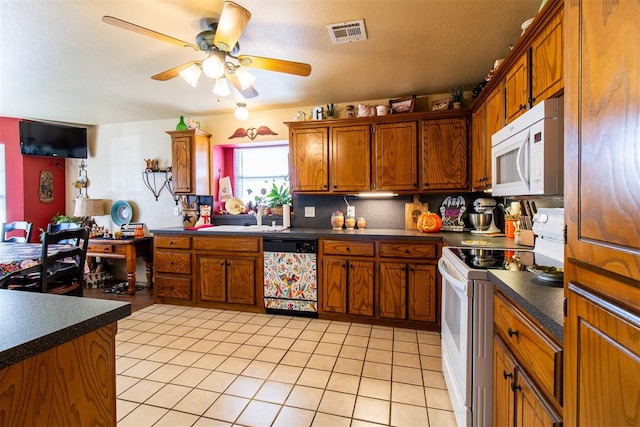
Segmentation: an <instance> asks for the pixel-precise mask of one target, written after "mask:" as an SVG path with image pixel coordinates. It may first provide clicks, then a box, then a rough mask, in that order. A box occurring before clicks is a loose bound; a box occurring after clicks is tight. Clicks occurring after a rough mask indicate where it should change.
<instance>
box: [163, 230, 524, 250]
mask: <svg viewBox="0 0 640 427" xmlns="http://www.w3.org/2000/svg"><path fill="white" fill-rule="evenodd" d="M206 230H207V231H197V230H184V229H183V228H182V227H170V228H161V229H154V230H150V232H151V233H153V234H169V233H171V234H174V233H180V234H190V235H197V236H210V235H227V236H228V235H232V236H262V237H265V236H269V237H276V236H277V237H278V238H282V239H287V238H289V239H296V238H302V239H304V238H307V239H308V238H313V237H322V238H331V237H340V238H342V237H353V238H384V237H386V238H394V237H396V238H402V239H418V240H432V241H443V242H444V244H445V245H447V246H464V245H462V243H461V242H462V241H464V240H474V241H483V242H487V244H484V245H481V246H478V247H484V248H503V249H517V248H525V249H526V248H529V247H527V246H521V245H516V244H515V241H514V239H507V238H505V237H486V236H484V235H482V234H475V233H470V232H462V233H458V232H453V231H446V232H441V233H422V232H420V231H415V230H402V229H382V228H377V229H376V228H365V229H363V230H332V229H331V228H289V229H286V230H283V231H277V232H273V231H257V230H256V231H230V230H225V231H217V230H216V227H215V226H214V227H211V228H207V229H206Z"/></svg>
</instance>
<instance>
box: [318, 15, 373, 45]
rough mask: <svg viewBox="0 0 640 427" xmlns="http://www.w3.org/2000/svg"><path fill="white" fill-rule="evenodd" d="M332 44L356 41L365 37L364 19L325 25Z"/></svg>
mask: <svg viewBox="0 0 640 427" xmlns="http://www.w3.org/2000/svg"><path fill="white" fill-rule="evenodd" d="M327 29H328V30H329V35H330V36H331V40H332V41H333V44H340V43H350V42H357V41H360V40H366V39H367V32H366V31H365V29H364V19H360V20H359V21H350V22H339V23H337V24H329V25H327Z"/></svg>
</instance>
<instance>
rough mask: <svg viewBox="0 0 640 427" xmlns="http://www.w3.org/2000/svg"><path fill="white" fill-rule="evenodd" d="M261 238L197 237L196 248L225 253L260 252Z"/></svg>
mask: <svg viewBox="0 0 640 427" xmlns="http://www.w3.org/2000/svg"><path fill="white" fill-rule="evenodd" d="M260 241H261V238H259V237H221V236H215V237H196V238H195V242H194V246H195V248H196V249H199V250H206V251H224V252H260Z"/></svg>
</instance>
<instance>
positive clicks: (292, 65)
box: [238, 55, 311, 76]
mask: <svg viewBox="0 0 640 427" xmlns="http://www.w3.org/2000/svg"><path fill="white" fill-rule="evenodd" d="M238 62H240V65H244V66H245V67H253V68H261V69H263V70H269V71H276V72H278V73H287V74H295V75H297V76H308V75H309V74H311V65H309V64H305V63H302V62H294V61H285V60H282V59H273V58H263V57H261V56H251V55H240V56H238Z"/></svg>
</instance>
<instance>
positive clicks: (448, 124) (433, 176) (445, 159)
mask: <svg viewBox="0 0 640 427" xmlns="http://www.w3.org/2000/svg"><path fill="white" fill-rule="evenodd" d="M468 150H469V148H468V146H467V119H466V118H459V119H447V120H424V121H423V122H422V146H421V150H420V152H421V154H422V180H421V183H422V190H431V189H433V188H435V189H438V190H444V189H447V190H462V191H465V190H468V188H469V183H468V174H467V170H468V164H467V159H468V157H467V153H468Z"/></svg>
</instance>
